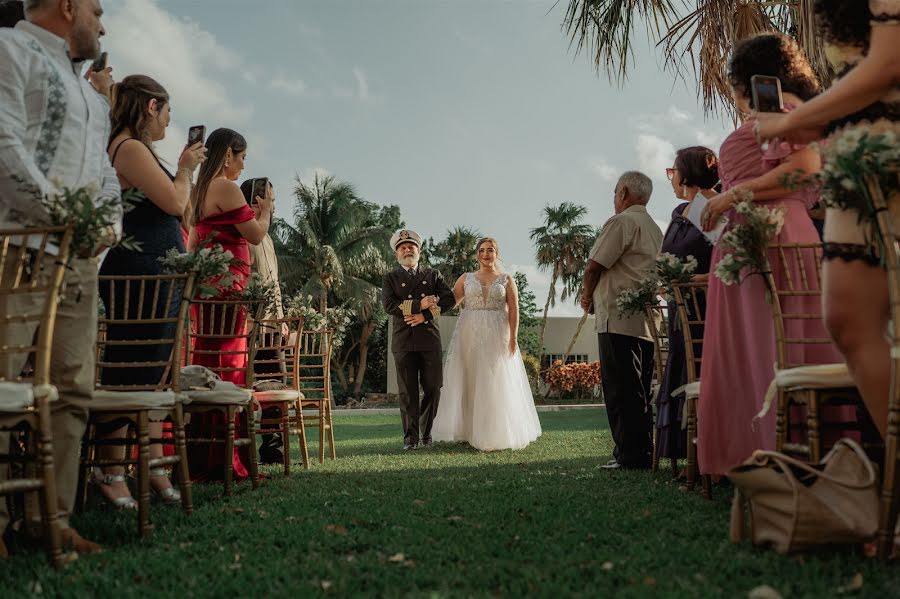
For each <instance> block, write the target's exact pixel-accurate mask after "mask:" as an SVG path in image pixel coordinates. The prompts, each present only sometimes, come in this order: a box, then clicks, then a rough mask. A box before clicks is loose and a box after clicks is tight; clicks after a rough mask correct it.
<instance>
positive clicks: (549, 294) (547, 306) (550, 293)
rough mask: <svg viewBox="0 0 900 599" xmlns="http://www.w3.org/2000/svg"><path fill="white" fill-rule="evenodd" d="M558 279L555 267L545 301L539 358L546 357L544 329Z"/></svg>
mask: <svg viewBox="0 0 900 599" xmlns="http://www.w3.org/2000/svg"><path fill="white" fill-rule="evenodd" d="M556 279H557V272H556V267H555V266H554V267H553V274H552V275H551V276H550V289H549V290H548V291H547V301H546V302H545V303H544V317H543V318H542V319H541V343H540V346H541V355H540V356H538V358H539V359H543V357H544V331H545V330H546V329H547V312H549V311H550V299H551V298H552V297H553V295H554V294H553V291H554V289H555V288H556Z"/></svg>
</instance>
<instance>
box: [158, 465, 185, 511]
mask: <svg viewBox="0 0 900 599" xmlns="http://www.w3.org/2000/svg"><path fill="white" fill-rule="evenodd" d="M157 476H164V477H166V479H168V477H169V472H168V471H167V470H166V469H165V468H154V469H153V470H151V471H150V477H151V478H153V477H157ZM150 491H151V492H152V493H153V496H154V497H156V500H157V501H159V502H160V503H162V504H163V505H179V504H180V503H181V491H179V490H178V489H177V488H175V487H174V486H171V487H169V488H168V489H164V490H162V491H157V490H156V488H155V487H154V486H153V485H150Z"/></svg>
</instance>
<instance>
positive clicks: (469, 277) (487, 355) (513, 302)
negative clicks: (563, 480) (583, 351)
mask: <svg viewBox="0 0 900 599" xmlns="http://www.w3.org/2000/svg"><path fill="white" fill-rule="evenodd" d="M476 252H477V253H478V263H479V265H480V268H479V269H478V272H470V273H466V274H464V275H462V276H461V277H460V278H459V280H457V281H456V285H454V287H453V294H454V296H455V297H456V303H457V305H459V304H460V303H462V305H463V309H462V311H461V312H460V315H459V320H457V322H456V328H455V329H454V330H453V337H452V339H451V340H450V346H449V348H448V350H447V357H446V359H445V362H444V387H443V389H442V390H441V400H440V404H439V405H438V412H437V417H435V419H434V427H433V429H432V434H433V437H434V440H435V441H467V442H468V443H469V445H471V446H472V447H475V448H476V449H480V450H483V451H493V450H497V449H521V448H523V447H525V446H526V445H528V444H529V443H531V442H532V441H534V440H535V439H537V438H538V437H539V436H540V434H541V423H540V421H539V420H538V415H537V410H535V409H534V398H533V397H532V395H531V386H530V385H529V384H528V375H527V374H526V372H525V365H524V364H523V362H522V355H521V354H520V353H519V347H518V344H517V343H516V336H517V333H518V330H519V294H518V290H517V289H516V284H515V281H514V280H513V278H512V277H511V276H509V275H508V274H506V273H503V272H500V271H499V269H498V253H499V252H498V247H497V242H496V241H495V240H494V239H491V238H484V239H480V240H479V241H478V245H477V246H476Z"/></svg>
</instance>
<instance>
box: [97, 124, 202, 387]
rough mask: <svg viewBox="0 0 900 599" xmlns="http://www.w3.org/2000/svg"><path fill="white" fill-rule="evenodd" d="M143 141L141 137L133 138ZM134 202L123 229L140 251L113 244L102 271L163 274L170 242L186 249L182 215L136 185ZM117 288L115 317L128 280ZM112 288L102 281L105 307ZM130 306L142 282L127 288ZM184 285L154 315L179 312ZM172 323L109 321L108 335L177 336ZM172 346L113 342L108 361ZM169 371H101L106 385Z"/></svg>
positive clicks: (159, 357) (162, 357)
mask: <svg viewBox="0 0 900 599" xmlns="http://www.w3.org/2000/svg"><path fill="white" fill-rule="evenodd" d="M130 141H132V140H131V139H126V140H125V141H123V142H121V143H120V144H119V147H118V148H116V152H115V153H113V160H112V162H113V163H115V156H116V153H118V151H119V148H121V147H122V145H123V144H126V143H128V142H130ZM133 141H135V142H136V143H141V142H140V141H138V140H133ZM159 168H161V169H163V170H164V171H165V172H166V175H168V176H169V178H170V179H173V180H174V177H173V176H172V175H171V173H169V172H168V171H167V170H166V168H165V167H163V165H162V164H160V165H159ZM126 194H127V195H128V196H129V199H130V200H131V202H132V208H131V209H130V210H128V211H127V212H126V213H125V215H124V216H123V219H122V233H123V235H124V236H125V237H130V238H131V239H132V240H134V241H136V242H138V243H140V251H132V250H128V249H125V248H123V247H121V246H117V247H114V248H113V249H112V250H110V252H109V254H107V256H106V259H105V260H104V261H103V265H102V266H101V268H100V275H101V276H102V275H159V274H163V273H164V272H165V269H164V267H163V265H162V263H161V262H160V261H159V258H161V257H162V256H165V254H166V252H167V251H169V250H170V249H172V248H175V249H177V250H178V251H179V252H184V251H185V248H184V237H183V236H182V234H181V219H180V218H179V217H177V216H173V215H171V214H167V213H165V212H163V211H162V210H161V209H160V208H159V207H158V206H157V205H156V204H154V203H153V202H152V201H150V199H149V198H148V197H147V196H146V195H144V193H143V192H142V191H140V190H138V189H134V188H132V191H130V192H128V191H126ZM117 287H118V289H116V290H115V292H116V293H115V296H116V297H115V299H116V304H117V305H116V307H115V309H116V312H117V314H115V316H116V317H121V316H122V315H123V314H122V308H121V305H122V301H123V298H124V293H125V289H124V285H117ZM112 291H113V290H112V289H111V286H110V284H109V283H101V284H100V299H101V301H102V302H103V304H104V307H105V309H106V310H107V312H108V311H109V309H111V308H112V305H111V302H110V299H111V296H112ZM152 292H153V289H152V287H151V286H149V285H148V286H146V287H145V289H144V296H145V297H144V299H145V301H144V302H143V303H144V308H143V312H144V314H143V316H144V317H149V316H150V310H151V309H152V301H151V300H152ZM129 293H130V300H129V303H130V309H129V317H130V318H135V317H136V316H137V309H138V303H139V302H138V301H137V300H138V297H139V295H140V294H141V290H140V285H138V284H133V285H132V288H131V289H130V290H129ZM167 295H168V293H167V290H166V288H165V287H163V289H162V293H161V294H160V299H165V298H166V297H167ZM180 299H181V289H180V288H176V289H175V290H174V291H173V293H172V302H171V303H170V304H169V305H167V306H162V305H161V306H158V307H157V311H156V312H157V313H156V314H155V315H154V316H156V317H162V316H163V314H165V315H167V316H169V317H172V316H175V315H177V314H178V308H179V300H180ZM174 336H175V325H174V324H148V325H129V326H121V325H119V326H109V327H108V328H107V331H106V337H107V339H110V340H135V339H163V338H174ZM171 351H172V345H171V344H158V345H136V346H129V345H113V346H107V347H106V351H105V353H104V356H103V360H104V361H105V362H157V361H160V362H162V361H166V360H168V359H169V357H170V354H171ZM164 374H165V368H164V367H153V368H146V367H143V368H142V367H135V368H103V369H102V370H101V373H100V382H101V383H102V384H103V385H154V384H156V383H158V382H160V381H161V379H162V377H163V376H164Z"/></svg>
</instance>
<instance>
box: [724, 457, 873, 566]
mask: <svg viewBox="0 0 900 599" xmlns="http://www.w3.org/2000/svg"><path fill="white" fill-rule="evenodd" d="M728 478H729V479H731V482H732V483H734V486H735V494H734V502H733V503H732V504H731V541H732V542H733V543H737V542H740V541H741V540H742V539H745V538H748V537H749V538H750V540H751V541H752V542H753V544H755V545H770V546H771V547H772V548H773V549H775V551H777V552H778V553H789V552H792V551H799V550H803V549H808V548H811V547H816V546H821V545H832V544H848V543H861V542H864V541H868V540H871V539H873V538H874V537H875V533H876V531H877V530H878V490H877V476H876V474H875V467H874V466H873V465H872V462H870V461H869V458H868V457H867V456H866V454H865V452H864V451H863V450H862V448H861V447H860V446H859V445H858V444H857V443H856V442H855V441H853V440H851V439H841V440H840V441H838V442H837V443H836V444H835V445H834V447H833V448H832V449H831V451H829V452H828V454H827V455H826V456H825V457H824V458H822V461H821V462H820V463H818V464H807V463H806V462H802V461H800V460H796V459H794V458H792V457H789V456H786V455H784V454H783V453H779V452H777V451H762V450H757V451H755V452H753V455H752V456H751V457H750V458H749V459H748V460H747V461H746V462H744V463H743V464H741V465H740V466H737V467H736V468H732V469H731V471H730V472H728ZM747 512H749V520H750V522H749V524H750V526H749V528H750V530H749V531H747V529H746V526H745V525H746V522H745V516H746V514H747ZM748 532H749V534H748Z"/></svg>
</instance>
